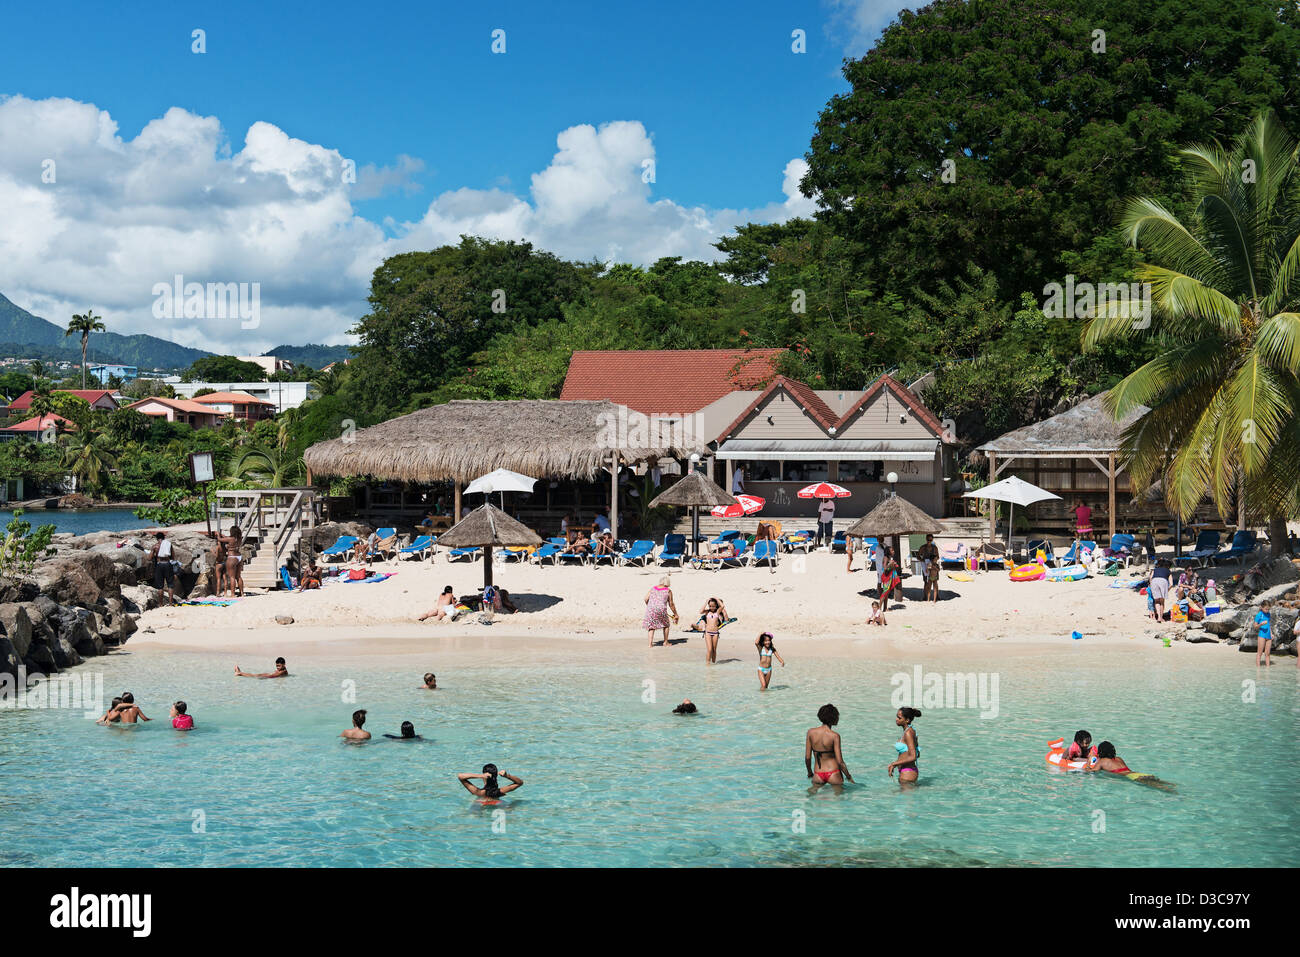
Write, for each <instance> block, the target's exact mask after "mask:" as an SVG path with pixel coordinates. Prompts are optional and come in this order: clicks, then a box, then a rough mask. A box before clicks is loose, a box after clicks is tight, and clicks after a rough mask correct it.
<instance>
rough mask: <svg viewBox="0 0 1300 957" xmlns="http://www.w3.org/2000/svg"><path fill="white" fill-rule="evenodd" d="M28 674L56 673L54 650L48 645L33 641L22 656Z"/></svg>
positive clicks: (57, 668) (56, 665)
mask: <svg viewBox="0 0 1300 957" xmlns="http://www.w3.org/2000/svg"><path fill="white" fill-rule="evenodd" d="M23 664H24V665H26V666H27V673H28V674H42V675H56V674H58V673H59V665H58V663H57V662H56V661H55V660H54V652H53V651H51V650H50V647H49V646H48V645H44V644H36V643H33V644H32V646H31V648H29V649H28V651H27V654H26V655H25V656H24V657H23Z"/></svg>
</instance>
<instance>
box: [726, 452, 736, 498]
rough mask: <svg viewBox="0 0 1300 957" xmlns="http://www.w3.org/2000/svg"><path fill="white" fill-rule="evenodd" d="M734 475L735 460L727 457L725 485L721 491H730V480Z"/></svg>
mask: <svg viewBox="0 0 1300 957" xmlns="http://www.w3.org/2000/svg"><path fill="white" fill-rule="evenodd" d="M735 475H736V460H735V459H727V486H726V488H725V489H724V490H723V491H725V492H727V493H730V492H731V489H732V488H733V486H732V484H731V482H732V480H733V479H734V478H735Z"/></svg>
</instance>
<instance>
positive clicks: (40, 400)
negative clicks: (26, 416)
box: [28, 379, 54, 418]
mask: <svg viewBox="0 0 1300 957" xmlns="http://www.w3.org/2000/svg"><path fill="white" fill-rule="evenodd" d="M28 410H29V411H30V412H31V413H32V416H33V417H34V418H36V417H41V416H46V415H49V414H50V413H51V412H53V411H54V391H53V389H51V387H50V383H49V380H48V379H38V380H36V382H35V383H34V384H33V385H32V403H31V405H30V406H28Z"/></svg>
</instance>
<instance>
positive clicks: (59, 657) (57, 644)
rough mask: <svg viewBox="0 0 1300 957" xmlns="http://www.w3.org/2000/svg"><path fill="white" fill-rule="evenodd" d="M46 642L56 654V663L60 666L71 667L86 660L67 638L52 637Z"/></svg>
mask: <svg viewBox="0 0 1300 957" xmlns="http://www.w3.org/2000/svg"><path fill="white" fill-rule="evenodd" d="M46 644H47V645H48V646H49V649H50V651H51V652H52V653H53V654H54V663H55V664H56V665H58V666H59V667H60V668H71V667H73V666H74V665H79V664H81V663H82V662H83V661H84V660H85V659H84V658H82V657H81V655H80V654H78V653H77V649H76V648H74V647H73V646H72V642H70V641H68V639H66V638H57V637H56V638H51V639H50V640H49V641H48V642H46Z"/></svg>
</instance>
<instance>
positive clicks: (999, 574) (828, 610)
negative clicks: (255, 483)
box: [131, 553, 1235, 662]
mask: <svg viewBox="0 0 1300 957" xmlns="http://www.w3.org/2000/svg"><path fill="white" fill-rule="evenodd" d="M856 564H857V565H858V566H860V565H861V564H862V557H861V556H858V557H857V560H856ZM373 567H374V568H375V569H376V570H383V571H391V572H396V575H395V576H394V577H392V578H390V579H388V580H386V581H383V582H376V583H366V584H353V583H349V584H343V583H337V584H328V585H326V586H325V587H324V588H322V589H321V590H319V591H310V592H303V593H299V592H271V593H266V594H248V595H246V597H244V598H243V599H240V600H238V601H236V602H235V603H234V604H233V605H229V606H226V607H220V606H181V607H175V608H158V609H154V610H152V611H150V612H147V613H146V614H145V615H144V616H143V617H142V618H141V620H140V626H141V632H140V633H137V634H136V635H135V636H133V638H132V641H131V649H132V650H133V651H138V650H141V648H142V647H148V648H172V647H177V648H187V649H192V650H200V649H203V650H231V651H235V650H238V651H241V652H243V653H245V654H247V655H249V656H250V657H249V661H250V662H251V661H253V660H254V657H252V656H254V655H255V654H256V653H257V651H259V650H260V651H261V652H263V653H265V654H269V653H271V652H272V651H276V653H282V652H283V651H284V650H285V649H289V648H291V647H292V648H293V650H294V653H295V654H299V655H301V654H304V653H306V654H356V653H362V654H383V653H401V652H403V651H409V650H414V649H415V648H422V647H426V645H425V643H426V642H429V641H435V642H436V643H437V647H439V648H445V649H454V648H471V647H472V648H477V649H482V648H483V647H484V646H485V643H486V644H487V645H490V644H493V643H495V642H497V641H502V640H510V641H512V642H514V643H515V644H518V643H519V642H528V643H529V644H530V645H531V646H535V647H538V648H542V647H551V646H553V645H555V644H556V643H559V644H560V645H562V646H567V647H570V648H572V646H573V645H574V644H575V643H580V644H581V643H593V642H618V643H620V644H622V643H626V645H627V646H628V647H629V648H631V647H633V646H638V645H639V646H641V647H644V646H645V645H646V643H647V638H646V633H645V632H644V631H642V630H641V618H642V613H643V611H644V607H645V606H644V603H643V602H644V598H645V594H646V592H647V591H648V590H649V589H650V588H651V587H652V586H653V585H654V584H656V583H657V582H658V580H659V579H660V578H661V577H662V576H664V575H669V576H670V579H669V580H670V582H671V585H672V589H673V595H674V599H675V602H676V605H677V609H678V612H679V613H680V616H681V622H680V623H679V624H678V625H677V626H676V627H675V628H674V629H673V631H672V639H673V641H674V644H673V646H672V647H671V648H669V649H660V648H656V651H659V652H662V653H664V654H670V655H676V654H680V653H682V652H683V650H684V649H685V648H687V647H693V648H695V649H698V650H700V651H701V652H702V648H703V646H702V642H701V640H700V636H699V635H695V636H688V635H687V634H686V633H685V632H683V630H682V629H683V628H684V627H686V626H689V625H690V624H691V623H692V622H693V621H695V619H696V618H697V617H698V611H699V609H700V607H701V606H702V605H703V603H704V602H705V601H706V600H707V599H708V598H710V597H718V598H720V599H722V600H723V601H724V602H725V604H726V606H727V610H728V612H729V613H730V614H731V615H732V616H733V617H735V618H737V619H738V621H736V622H735V623H734V624H732V625H729V626H728V627H727V628H726V629H724V631H723V639H722V640H723V643H724V645H733V647H736V648H740V647H745V648H747V647H748V646H749V645H751V644H752V643H753V640H754V637H755V636H756V635H757V634H758V633H759V632H760V631H765V630H766V631H771V632H773V634H774V635H775V636H776V637H777V639H778V641H779V642H782V643H791V642H797V643H798V644H799V649H800V653H801V654H810V653H811V654H822V655H827V656H835V657H840V656H858V655H862V656H875V655H897V654H899V653H900V652H901V653H907V654H918V653H921V654H925V653H933V654H944V653H948V654H952V653H961V652H968V651H978V653H979V654H989V653H990V652H991V651H992V650H993V649H994V648H999V647H1008V648H1014V649H1016V650H1017V651H1020V652H1023V651H1025V650H1027V648H1026V646H1028V647H1029V648H1030V649H1035V650H1043V651H1048V650H1050V649H1051V648H1053V647H1055V646H1062V645H1065V646H1070V645H1073V646H1076V647H1077V645H1078V642H1075V641H1073V640H1072V639H1071V637H1070V635H1071V632H1073V631H1078V632H1080V633H1081V634H1082V635H1083V638H1082V639H1081V641H1082V642H1085V643H1087V644H1089V645H1097V644H1111V645H1113V644H1117V643H1122V644H1124V645H1126V646H1128V647H1133V646H1134V644H1137V645H1145V646H1149V647H1151V648H1152V649H1153V650H1154V649H1156V648H1160V649H1161V650H1162V651H1164V650H1165V649H1164V648H1163V645H1162V644H1160V643H1159V642H1157V641H1156V640H1154V637H1155V636H1156V635H1158V634H1162V633H1171V634H1172V633H1173V632H1174V631H1175V630H1176V629H1178V626H1175V625H1171V624H1168V623H1166V624H1164V625H1162V626H1161V625H1157V624H1156V623H1154V622H1152V621H1150V620H1148V619H1146V618H1145V617H1144V614H1143V613H1144V610H1145V602H1144V599H1143V598H1142V597H1141V596H1139V595H1137V594H1136V593H1135V592H1133V591H1131V590H1129V589H1122V588H1111V587H1110V585H1111V584H1112V583H1113V582H1115V581H1116V579H1114V578H1106V577H1101V578H1090V579H1086V580H1084V581H1079V582H1060V583H1054V582H1048V581H1038V582H1012V581H1011V580H1010V579H1009V578H1008V577H1007V574H1006V572H1003V571H992V572H982V573H979V574H977V575H974V576H973V580H972V581H969V582H963V581H956V580H953V579H952V578H950V577H949V575H948V573H947V572H945V573H944V576H943V578H942V579H941V591H940V600H939V601H938V602H937V603H933V604H931V603H923V602H921V601H920V600H919V599H920V596H921V591H920V581H919V579H917V578H915V577H913V578H910V579H908V580H907V582H908V583H909V584H908V587H906V588H905V595H906V597H907V599H908V600H906V601H905V602H904V603H903V604H902V605H901V606H895V607H891V608H890V610H889V612H888V616H887V617H888V625H887V626H885V627H883V628H881V627H876V626H868V625H867V624H865V621H866V616H867V612H868V610H869V608H870V604H871V599H870V597H869V595H868V591H869V590H870V589H874V587H875V584H876V576H875V573H874V572H871V571H862V570H860V569H859V570H857V571H854V572H852V573H849V572H846V571H845V559H844V556H843V555H831V554H826V553H814V554H810V555H808V556H806V557H804V556H799V555H795V556H784V557H783V560H782V562H781V564H780V566H779V567H778V568H777V569H776V571H775V573H773V572H771V571H769V570H768V569H767V568H765V567H756V568H739V569H723V570H721V571H718V572H713V571H707V570H694V569H691V568H689V567H688V568H686V569H684V570H680V571H678V570H675V569H660V568H654V567H651V568H646V569H642V568H637V567H624V568H610V567H601V568H593V567H589V566H588V567H582V566H569V567H564V566H561V567H552V566H550V565H546V566H542V567H538V566H536V565H530V564H524V565H516V564H513V563H511V564H507V565H501V564H498V565H497V566H496V569H495V582H496V584H497V585H499V586H504V587H505V588H506V589H507V590H508V591H509V592H510V595H511V597H512V598H513V600H514V601H515V603H516V604H517V605H518V606H519V608H520V612H519V613H518V614H514V615H496V616H495V620H494V621H493V622H492V623H491V625H490V626H489V625H486V624H484V622H483V620H482V616H481V615H480V614H479V613H478V612H473V613H466V614H464V615H462V616H461V618H460V620H459V621H456V622H448V621H442V622H438V621H434V620H429V621H426V622H418V621H416V619H417V618H418V616H419V615H420V614H422V613H424V612H425V611H427V610H428V609H429V608H430V607H431V606H432V605H433V604H434V601H435V599H436V596H437V595H438V593H439V592H441V591H442V588H443V586H445V585H451V586H452V587H453V589H454V590H455V592H456V593H457V594H458V595H464V594H469V593H472V592H474V591H476V590H478V589H480V588H481V586H482V583H483V566H482V564H481V562H474V563H472V564H471V563H465V562H455V563H451V564H448V563H447V562H446V561H445V560H444V558H443V556H441V555H440V556H438V557H437V558H436V559H435V561H434V562H433V563H432V564H431V563H429V562H427V561H426V562H398V561H391V562H386V563H378V564H376V565H374V566H373ZM1127 578H1128V576H1127V574H1125V573H1121V576H1120V579H1119V580H1120V581H1124V580H1126V579H1127ZM277 616H290V617H292V618H293V623H292V624H287V625H285V624H279V623H277V622H276V617H277ZM148 629H153V632H152V633H149V632H148V631H147V630H148ZM688 637H689V638H691V640H690V641H685V639H687V638H688ZM412 643H415V644H414V645H413V644H412ZM1176 647H1181V648H1182V649H1183V650H1186V651H1194V652H1198V653H1203V654H1227V653H1229V652H1230V651H1231V652H1235V649H1229V648H1226V647H1216V646H1214V645H1205V646H1194V645H1188V644H1186V643H1183V642H1177V643H1176ZM284 653H287V652H284Z"/></svg>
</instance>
